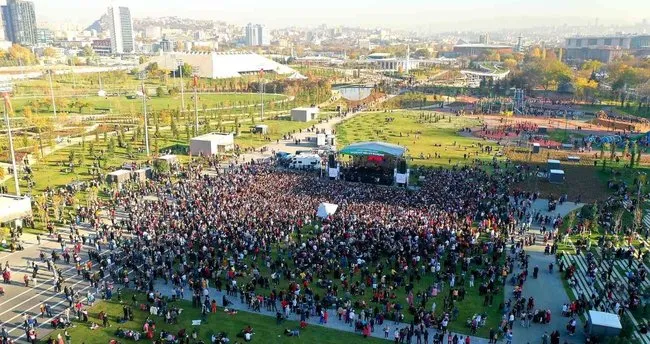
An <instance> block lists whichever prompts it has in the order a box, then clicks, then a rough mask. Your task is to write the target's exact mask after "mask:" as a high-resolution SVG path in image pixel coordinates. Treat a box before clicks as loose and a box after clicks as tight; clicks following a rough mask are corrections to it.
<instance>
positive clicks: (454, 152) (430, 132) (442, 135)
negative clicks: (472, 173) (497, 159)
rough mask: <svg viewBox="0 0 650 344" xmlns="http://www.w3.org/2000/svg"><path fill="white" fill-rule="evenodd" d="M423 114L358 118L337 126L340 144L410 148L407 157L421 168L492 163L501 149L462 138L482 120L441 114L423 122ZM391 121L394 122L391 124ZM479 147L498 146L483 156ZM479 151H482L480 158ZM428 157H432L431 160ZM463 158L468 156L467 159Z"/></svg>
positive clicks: (415, 112) (385, 114)
mask: <svg viewBox="0 0 650 344" xmlns="http://www.w3.org/2000/svg"><path fill="white" fill-rule="evenodd" d="M420 113H421V112H418V111H402V110H397V111H394V112H370V113H365V114H360V115H357V116H356V117H354V118H352V119H349V120H346V121H345V122H343V123H341V124H339V125H338V126H337V127H336V131H337V134H336V136H337V140H338V144H339V146H341V147H344V146H346V145H348V144H350V143H355V142H363V141H384V142H389V143H394V144H398V145H401V146H404V147H406V148H407V153H406V154H407V156H408V157H410V158H411V159H412V160H411V161H409V163H410V164H411V165H420V166H449V165H454V164H456V163H461V164H464V163H469V162H471V160H472V159H475V158H479V159H483V160H488V159H492V157H493V154H494V152H496V151H497V150H498V148H497V146H496V145H495V144H494V143H489V142H487V141H483V140H481V139H478V138H475V137H465V136H461V135H459V133H458V131H459V130H460V129H462V128H467V127H475V126H477V125H478V124H479V121H478V120H476V119H470V118H467V117H457V116H453V115H452V116H450V115H449V114H440V115H439V116H440V119H439V120H438V121H437V122H435V121H428V120H421V118H420ZM426 113H427V114H432V113H431V112H426ZM443 116H444V119H443V118H442V117H443ZM389 118H393V119H394V120H393V121H392V122H389V121H388V119H389ZM418 133H419V134H418ZM479 144H483V145H488V146H494V148H495V150H494V152H493V154H492V155H490V154H486V153H481V152H480V148H479V146H478V145H479ZM476 152H479V154H478V156H477V155H475V153H476ZM435 153H438V154H440V158H437V159H436V158H434V157H433V156H434V155H435ZM421 154H422V155H424V159H423V158H421ZM428 154H430V155H431V156H432V157H431V158H430V159H428V158H427V155H428ZM463 155H467V156H468V157H467V159H465V158H464V156H463Z"/></svg>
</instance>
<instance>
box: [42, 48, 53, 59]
mask: <svg viewBox="0 0 650 344" xmlns="http://www.w3.org/2000/svg"><path fill="white" fill-rule="evenodd" d="M43 56H45V57H55V56H56V50H54V48H52V47H47V48H45V49H43Z"/></svg>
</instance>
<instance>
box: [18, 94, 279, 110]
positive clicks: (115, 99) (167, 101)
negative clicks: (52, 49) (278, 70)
mask: <svg viewBox="0 0 650 344" xmlns="http://www.w3.org/2000/svg"><path fill="white" fill-rule="evenodd" d="M132 93H133V95H134V94H135V91H134V92H132ZM149 93H151V91H149ZM286 98H287V97H286V96H284V95H279V94H266V95H264V103H265V104H269V103H270V102H275V101H278V100H283V99H286ZM11 102H12V106H13V108H14V110H15V112H16V113H18V114H22V113H23V110H24V108H25V107H26V106H31V107H32V112H33V113H39V114H50V113H53V108H52V103H51V98H50V97H49V95H48V96H42V97H16V98H13V99H12V100H11ZM182 103H183V101H181V95H180V94H175V95H173V96H171V95H164V96H161V97H158V96H155V95H153V96H152V95H151V94H150V95H149V99H148V100H147V106H148V107H149V111H159V110H165V109H174V110H176V109H178V108H180V107H181V104H182ZM184 103H185V107H186V108H185V110H191V111H194V94H193V93H192V92H191V91H189V92H186V93H185V100H184ZM259 103H261V98H260V96H259V94H257V93H199V100H198V108H199V111H202V109H203V108H204V107H206V108H208V109H213V108H227V107H233V106H236V107H240V106H249V105H250V106H253V105H255V104H259ZM55 104H56V107H57V112H72V113H88V114H95V113H97V112H112V113H122V112H129V113H133V112H140V108H141V107H142V98H140V97H133V96H128V97H127V96H126V95H121V96H107V97H99V96H79V97H63V96H58V97H57V98H56V101H55ZM36 105H38V107H37V106H36Z"/></svg>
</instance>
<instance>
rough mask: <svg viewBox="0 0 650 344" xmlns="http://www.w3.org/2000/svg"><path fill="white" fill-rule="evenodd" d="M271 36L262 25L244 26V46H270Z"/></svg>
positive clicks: (249, 24)
mask: <svg viewBox="0 0 650 344" xmlns="http://www.w3.org/2000/svg"><path fill="white" fill-rule="evenodd" d="M270 44H271V35H270V34H269V31H268V30H267V28H266V27H265V26H264V25H260V24H251V23H248V25H246V45H247V46H249V47H256V46H260V45H270Z"/></svg>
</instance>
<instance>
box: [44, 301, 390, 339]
mask: <svg viewBox="0 0 650 344" xmlns="http://www.w3.org/2000/svg"><path fill="white" fill-rule="evenodd" d="M131 295H132V294H131V293H130V292H127V293H124V297H123V299H124V300H125V302H128V303H131ZM136 295H137V297H138V304H140V303H146V300H145V297H144V296H143V295H141V294H136ZM170 304H171V305H174V306H176V307H179V308H182V309H183V312H182V314H181V316H180V317H179V321H178V324H166V323H165V322H164V319H163V318H162V317H157V316H151V315H149V314H148V313H145V312H143V311H140V309H139V308H138V307H132V309H133V312H134V317H133V321H128V322H126V323H122V324H119V323H118V322H117V318H119V317H122V315H123V312H122V307H123V304H120V303H119V302H118V301H117V296H115V295H114V297H113V299H112V300H110V301H99V302H97V303H96V304H95V305H94V307H92V308H90V310H89V312H88V315H89V321H90V322H94V323H97V324H99V325H101V324H102V322H101V321H100V320H99V319H98V314H99V313H100V312H102V311H104V312H106V314H108V315H109V320H110V323H111V326H112V327H108V328H103V327H100V328H98V329H95V330H91V329H90V324H89V323H87V324H86V323H79V322H75V325H76V327H74V328H72V329H70V330H69V331H68V332H69V334H70V336H71V341H72V342H73V343H88V344H89V343H108V342H109V341H110V340H111V339H113V338H115V339H117V337H116V336H115V331H116V330H117V329H118V328H123V329H130V330H134V331H142V326H143V325H144V323H145V321H146V320H147V318H148V317H151V320H153V321H155V323H156V332H155V337H154V338H156V339H158V338H160V337H159V336H160V331H168V332H172V333H173V334H174V335H176V333H177V332H178V331H179V330H181V329H183V328H184V329H186V331H187V333H188V334H191V333H192V331H194V330H196V331H197V333H198V337H199V339H201V340H203V341H205V342H206V343H210V337H211V336H212V334H216V333H220V332H225V333H227V334H228V338H230V342H231V343H236V342H243V339H242V338H237V337H236V336H237V334H238V333H239V332H240V331H241V330H242V329H244V328H246V327H247V326H249V325H250V326H251V327H253V330H254V333H255V334H254V335H253V340H252V343H305V344H307V343H309V344H311V343H325V344H340V343H355V342H360V341H363V342H364V343H385V342H386V341H384V340H381V339H376V338H366V339H363V338H362V337H361V335H360V334H354V333H349V332H343V331H337V330H333V329H328V328H324V327H320V326H315V325H309V326H308V327H307V328H306V329H304V330H301V331H300V337H287V336H285V335H284V330H285V329H287V328H288V329H297V328H299V326H298V322H296V321H285V322H284V323H283V324H281V325H276V321H275V318H273V317H267V316H263V315H258V314H254V313H248V312H241V311H240V312H238V313H237V314H235V315H229V314H227V313H226V312H224V310H223V308H222V307H219V309H218V311H217V313H216V314H210V315H209V316H208V318H207V321H206V322H203V323H202V324H201V325H200V326H192V320H198V319H201V312H200V309H198V308H192V305H191V303H190V302H188V301H176V302H171V303H170ZM375 331H378V329H377V328H376V329H375ZM58 333H62V331H55V332H53V333H52V334H51V337H52V338H56V335H57V334H58ZM46 339H47V338H42V342H45V340H46ZM118 340H120V341H121V342H127V343H128V342H130V340H126V339H118ZM141 341H143V342H149V341H148V340H146V339H145V338H144V337H143V338H142V339H141Z"/></svg>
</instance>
